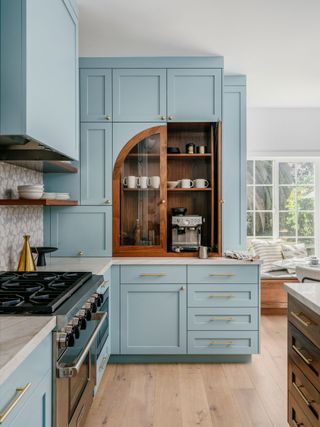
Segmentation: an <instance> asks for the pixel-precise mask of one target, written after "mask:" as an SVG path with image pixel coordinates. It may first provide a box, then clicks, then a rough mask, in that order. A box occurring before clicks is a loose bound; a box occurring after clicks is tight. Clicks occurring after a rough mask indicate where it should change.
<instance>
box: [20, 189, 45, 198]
mask: <svg viewBox="0 0 320 427" xmlns="http://www.w3.org/2000/svg"><path fill="white" fill-rule="evenodd" d="M42 194H43V193H42V191H40V192H38V193H37V192H32V193H31V192H29V193H23V192H19V197H20V199H31V200H38V199H41V197H42Z"/></svg>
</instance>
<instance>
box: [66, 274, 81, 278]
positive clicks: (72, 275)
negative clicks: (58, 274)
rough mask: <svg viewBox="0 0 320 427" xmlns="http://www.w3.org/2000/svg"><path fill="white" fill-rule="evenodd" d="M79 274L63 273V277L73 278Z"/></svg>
mask: <svg viewBox="0 0 320 427" xmlns="http://www.w3.org/2000/svg"><path fill="white" fill-rule="evenodd" d="M78 276H79V273H63V277H66V278H67V279H74V278H76V277H78Z"/></svg>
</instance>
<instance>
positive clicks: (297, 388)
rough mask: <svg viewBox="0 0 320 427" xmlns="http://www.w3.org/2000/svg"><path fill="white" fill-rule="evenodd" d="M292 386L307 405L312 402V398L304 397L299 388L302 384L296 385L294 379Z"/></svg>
mask: <svg viewBox="0 0 320 427" xmlns="http://www.w3.org/2000/svg"><path fill="white" fill-rule="evenodd" d="M292 385H293V387H294V388H295V389H296V390H297V392H298V393H299V395H300V397H301V399H302V400H303V401H304V403H305V404H306V405H308V406H310V405H311V403H313V402H314V401H313V400H309V399H307V398H306V396H305V395H304V394H303V393H302V391H301V390H300V389H301V388H302V387H303V386H302V385H301V386H298V385H297V384H296V383H295V382H294V381H293V382H292Z"/></svg>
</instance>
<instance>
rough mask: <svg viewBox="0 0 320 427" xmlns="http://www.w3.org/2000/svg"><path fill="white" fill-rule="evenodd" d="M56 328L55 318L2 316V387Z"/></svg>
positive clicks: (0, 350)
mask: <svg viewBox="0 0 320 427" xmlns="http://www.w3.org/2000/svg"><path fill="white" fill-rule="evenodd" d="M55 326H56V318H55V317H54V316H53V317H42V316H41V317H38V316H32V317H30V316H2V315H1V316H0V385H1V384H2V383H3V382H4V381H5V380H6V379H7V378H8V377H9V376H10V375H11V374H12V373H13V372H14V371H15V370H16V369H17V368H18V366H19V365H20V364H21V363H22V362H23V361H24V360H25V359H26V358H27V357H28V356H29V354H30V353H31V352H32V351H33V350H34V349H35V348H36V347H37V346H38V345H39V344H40V343H41V342H42V341H43V340H44V339H45V338H46V337H47V336H48V334H50V333H51V331H52V330H53V329H54V327H55Z"/></svg>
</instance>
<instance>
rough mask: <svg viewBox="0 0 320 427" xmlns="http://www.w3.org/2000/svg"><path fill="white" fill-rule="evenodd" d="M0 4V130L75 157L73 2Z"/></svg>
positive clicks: (43, 0) (36, 0) (10, 1)
mask: <svg viewBox="0 0 320 427" xmlns="http://www.w3.org/2000/svg"><path fill="white" fill-rule="evenodd" d="M0 5H1V6H0V7H1V25H0V28H1V30H0V31H1V37H0V39H1V91H0V93H1V95H0V107H1V116H0V119H1V120H0V133H1V134H2V135H14V136H17V135H18V136H21V141H24V140H25V139H31V140H32V139H34V140H37V141H39V142H41V143H43V144H45V145H48V146H49V147H51V148H53V149H55V150H57V151H59V152H61V153H63V154H66V155H67V156H69V157H71V158H74V159H78V156H79V153H78V151H79V141H78V139H79V117H78V116H79V114H78V19H77V15H76V8H75V7H74V5H75V2H74V1H71V0H55V1H52V0H2V1H1V3H0ZM17 140H18V139H17Z"/></svg>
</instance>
